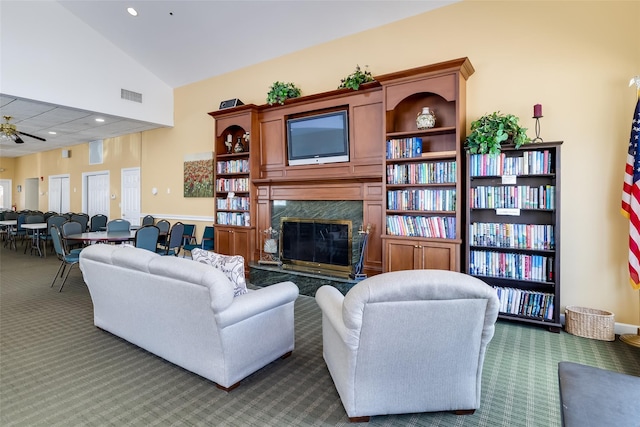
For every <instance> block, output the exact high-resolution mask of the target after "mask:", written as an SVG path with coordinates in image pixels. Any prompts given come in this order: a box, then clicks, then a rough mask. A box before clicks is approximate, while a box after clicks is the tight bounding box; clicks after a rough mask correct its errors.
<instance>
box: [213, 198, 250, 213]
mask: <svg viewBox="0 0 640 427" xmlns="http://www.w3.org/2000/svg"><path fill="white" fill-rule="evenodd" d="M216 208H217V209H218V210H228V211H248V210H249V198H248V197H231V198H228V197H218V198H216Z"/></svg>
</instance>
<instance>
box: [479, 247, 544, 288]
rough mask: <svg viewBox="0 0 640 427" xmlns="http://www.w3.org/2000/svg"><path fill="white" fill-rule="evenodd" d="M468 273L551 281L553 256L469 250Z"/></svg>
mask: <svg viewBox="0 0 640 427" xmlns="http://www.w3.org/2000/svg"><path fill="white" fill-rule="evenodd" d="M469 258H470V259H469V273H470V274H473V275H478V276H490V277H499V278H503V279H515V280H533V281H536V282H552V281H553V257H548V256H543V255H528V254H516V253H509V252H493V251H471V252H470V254H469Z"/></svg>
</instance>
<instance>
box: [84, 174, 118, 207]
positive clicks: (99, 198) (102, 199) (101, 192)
mask: <svg viewBox="0 0 640 427" xmlns="http://www.w3.org/2000/svg"><path fill="white" fill-rule="evenodd" d="M82 176H83V182H82V185H83V192H82V197H83V203H82V206H83V209H82V210H83V211H84V212H85V213H87V214H88V215H89V217H92V216H94V215H97V214H103V215H106V216H107V217H109V172H108V171H107V172H95V173H84V174H83V175H82ZM109 219H112V218H111V217H109Z"/></svg>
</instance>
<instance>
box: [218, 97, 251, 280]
mask: <svg viewBox="0 0 640 427" xmlns="http://www.w3.org/2000/svg"><path fill="white" fill-rule="evenodd" d="M209 115H210V116H211V117H213V118H214V119H215V132H214V139H215V140H214V151H215V156H214V218H215V219H214V227H215V240H214V242H215V251H216V252H218V253H221V254H225V255H242V256H243V257H244V259H245V263H246V266H245V268H246V269H247V270H248V266H249V263H250V262H252V261H253V260H254V259H255V248H254V247H255V217H256V197H255V189H254V188H255V187H254V185H253V182H252V181H253V179H254V178H255V177H256V173H257V171H258V159H257V156H256V154H255V153H256V152H257V151H256V149H255V147H254V145H257V142H254V139H255V140H256V141H257V138H258V109H257V107H256V106H255V105H243V106H240V107H236V108H233V109H229V110H220V111H215V112H211V113H209Z"/></svg>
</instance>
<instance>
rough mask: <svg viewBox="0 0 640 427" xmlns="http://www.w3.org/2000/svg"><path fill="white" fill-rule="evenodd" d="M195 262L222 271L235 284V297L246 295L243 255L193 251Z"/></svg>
mask: <svg viewBox="0 0 640 427" xmlns="http://www.w3.org/2000/svg"><path fill="white" fill-rule="evenodd" d="M191 257H192V258H193V260H194V261H197V262H201V263H203V264H207V265H210V266H212V267H215V268H217V269H218V270H220V271H222V272H223V273H224V274H225V275H226V276H227V277H228V278H229V280H230V281H231V283H233V296H236V297H237V296H238V295H243V294H246V293H247V292H248V291H247V281H246V280H245V278H244V257H243V256H241V255H233V256H229V255H222V254H217V253H215V252H211V251H206V250H204V249H198V248H194V249H193V250H192V251H191Z"/></svg>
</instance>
